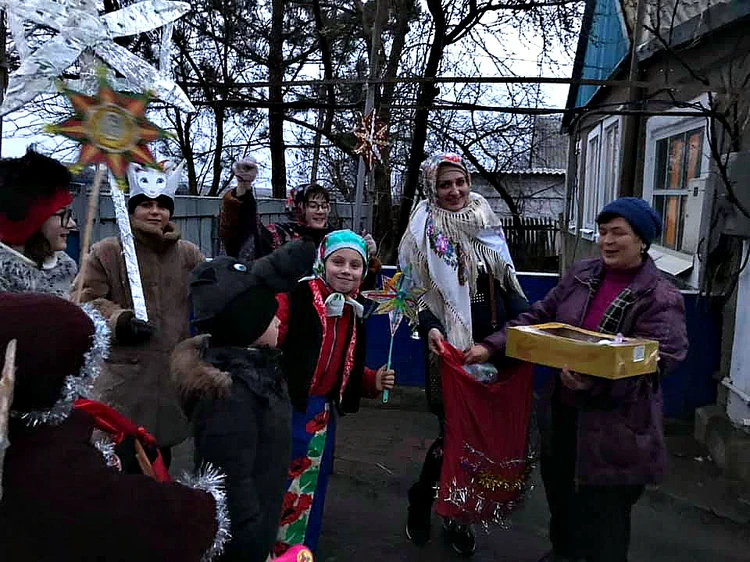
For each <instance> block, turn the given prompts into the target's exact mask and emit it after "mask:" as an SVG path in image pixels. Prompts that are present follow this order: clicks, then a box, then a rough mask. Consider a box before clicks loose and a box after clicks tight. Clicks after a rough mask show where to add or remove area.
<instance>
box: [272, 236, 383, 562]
mask: <svg viewBox="0 0 750 562" xmlns="http://www.w3.org/2000/svg"><path fill="white" fill-rule="evenodd" d="M367 263H368V250H367V243H366V242H365V240H364V239H363V238H362V237H361V236H358V235H357V234H355V233H354V232H352V231H351V230H337V231H334V232H331V233H329V234H328V235H326V236H325V238H323V241H322V242H321V244H320V246H319V248H318V256H317V260H316V263H315V266H314V269H313V275H312V276H311V277H309V278H305V279H303V280H302V281H301V282H300V283H299V284H298V285H297V287H296V288H295V289H294V290H293V291H292V292H291V293H288V294H285V295H279V296H278V297H277V299H278V301H279V309H278V312H277V317H278V318H279V320H280V326H279V344H280V347H281V349H282V351H284V355H283V360H282V363H283V369H284V373H285V375H286V378H287V382H288V384H289V395H290V397H291V399H292V406H293V408H294V412H293V417H292V431H293V443H292V461H291V464H290V467H289V478H288V482H287V493H286V495H285V497H284V502H283V505H282V514H281V522H280V527H279V535H278V542H277V545H276V552H275V553H276V554H280V553H282V552H285V551H286V550H287V549H288V548H290V547H291V546H294V545H297V544H305V545H307V546H308V547H309V548H310V549H311V550H313V551H315V549H316V548H317V545H318V539H319V537H320V529H321V520H322V516H323V504H324V500H325V494H326V489H327V485H328V478H329V476H330V473H331V467H332V462H333V447H334V441H335V428H336V424H335V421H336V413H337V412H340V413H342V414H343V413H349V412H352V413H353V412H356V411H358V410H359V402H360V398H361V397H362V396H365V397H373V398H374V397H377V395H378V394H379V393H380V392H381V391H383V390H384V389H391V388H393V386H394V382H395V374H394V372H393V371H389V370H386V368H385V367H381V368H380V369H379V370H377V371H374V370H372V369H368V368H367V367H366V366H365V341H366V339H365V332H364V321H363V318H362V313H363V310H364V309H363V304H362V297H361V296H359V288H360V285H361V284H362V281H363V279H364V277H365V274H366V273H367V267H366V264H367Z"/></svg>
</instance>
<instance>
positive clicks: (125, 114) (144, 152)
mask: <svg viewBox="0 0 750 562" xmlns="http://www.w3.org/2000/svg"><path fill="white" fill-rule="evenodd" d="M62 93H63V95H65V97H67V98H68V99H69V100H70V103H71V104H72V105H73V109H74V111H75V113H74V115H73V116H71V117H69V118H68V119H66V120H65V121H62V122H61V123H57V124H55V125H48V126H47V127H45V132H47V133H51V134H58V135H63V136H65V137H68V138H69V139H73V140H74V141H77V142H79V143H80V144H81V153H80V155H79V157H78V162H77V163H76V168H78V169H82V168H83V167H85V166H88V165H89V164H94V163H99V162H102V163H105V164H106V165H107V167H108V168H109V169H110V170H111V172H112V174H113V175H114V177H115V178H116V179H117V185H118V186H119V187H120V188H121V189H123V190H127V186H128V182H127V169H128V164H129V163H130V162H138V163H140V164H143V165H146V166H151V167H155V168H157V167H158V166H157V164H156V162H155V160H154V156H153V155H152V154H151V151H150V150H149V148H148V147H147V146H146V143H149V142H152V141H155V140H156V139H160V138H166V137H168V136H169V133H168V132H167V131H165V130H164V129H162V128H160V127H158V126H156V125H154V124H153V123H151V122H150V121H148V120H147V119H146V107H147V106H148V104H149V102H150V101H151V97H150V96H149V95H148V94H143V95H134V94H122V93H119V92H115V91H114V90H113V89H112V87H111V86H110V84H109V82H108V81H107V80H106V78H104V76H103V74H102V75H101V76H100V80H99V91H98V92H97V94H96V95H94V96H87V95H85V94H81V93H79V92H75V91H73V90H71V89H68V88H67V87H65V86H63V87H62Z"/></svg>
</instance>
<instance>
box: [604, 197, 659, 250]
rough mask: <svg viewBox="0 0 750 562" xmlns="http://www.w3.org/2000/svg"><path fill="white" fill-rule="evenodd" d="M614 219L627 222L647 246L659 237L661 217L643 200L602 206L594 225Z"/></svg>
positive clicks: (624, 198) (620, 201) (624, 201)
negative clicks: (617, 218)
mask: <svg viewBox="0 0 750 562" xmlns="http://www.w3.org/2000/svg"><path fill="white" fill-rule="evenodd" d="M614 217H622V218H624V219H625V220H626V221H628V224H630V226H631V228H632V229H633V231H634V232H635V233H636V234H637V235H638V237H639V238H640V239H641V240H643V242H644V243H646V244H647V245H650V244H651V242H652V241H653V240H654V239H656V238H658V237H659V236H661V229H662V221H661V217H660V216H659V214H658V213H657V212H656V211H655V210H654V209H653V207H651V205H649V204H648V203H646V201H644V200H643V199H638V198H637V197H621V198H620V199H615V200H614V201H612V202H611V203H609V204H607V205H605V206H604V208H603V209H602V210H601V212H600V213H599V216H598V217H597V218H596V223H597V224H602V223H604V222H607V221H609V220H611V219H612V218H614Z"/></svg>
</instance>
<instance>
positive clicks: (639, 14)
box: [619, 0, 647, 197]
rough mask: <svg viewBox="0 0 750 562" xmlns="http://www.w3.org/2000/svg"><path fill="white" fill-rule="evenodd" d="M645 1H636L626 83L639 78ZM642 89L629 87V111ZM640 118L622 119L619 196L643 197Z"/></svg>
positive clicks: (640, 95)
mask: <svg viewBox="0 0 750 562" xmlns="http://www.w3.org/2000/svg"><path fill="white" fill-rule="evenodd" d="M646 6H647V0H638V5H637V7H636V16H635V25H634V27H633V43H632V45H631V49H630V70H629V72H628V81H630V82H631V83H632V82H635V81H636V80H638V77H639V68H638V45H640V44H641V37H642V36H643V18H644V17H645V15H646ZM643 94H644V92H643V88H638V87H636V86H630V90H629V92H628V100H629V101H630V102H631V109H634V108H633V107H632V106H633V105H634V104H633V103H632V102H639V101H642V100H643ZM641 120H642V118H641V117H640V116H637V115H630V116H626V117H624V118H623V134H622V155H623V157H622V165H621V166H620V193H619V195H620V196H637V197H640V196H641V195H643V184H642V183H641V184H640V189H636V187H635V186H636V183H638V179H637V175H636V171H637V170H638V169H641V168H640V167H639V166H637V163H638V157H639V156H640V153H639V151H638V136H639V135H640V131H641Z"/></svg>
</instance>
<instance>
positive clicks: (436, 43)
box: [396, 0, 445, 239]
mask: <svg viewBox="0 0 750 562" xmlns="http://www.w3.org/2000/svg"><path fill="white" fill-rule="evenodd" d="M427 6H428V8H429V9H430V13H431V14H432V19H433V21H434V22H435V32H434V36H433V40H432V45H431V46H430V54H429V56H428V57H427V65H426V66H425V69H424V78H426V79H429V78H435V77H436V76H437V73H438V70H439V69H440V60H441V59H442V58H443V50H444V48H445V14H444V13H443V6H442V4H441V2H440V0H427ZM439 91H440V90H439V89H438V88H437V87H436V86H435V84H434V83H432V82H428V81H424V82H422V83H421V84H420V86H419V93H418V94H417V101H416V105H417V107H418V109H417V110H416V111H415V112H414V129H413V132H412V139H411V149H410V150H409V154H410V158H409V165H408V167H407V168H406V181H405V183H404V192H403V194H402V198H401V209H400V210H399V218H398V228H397V230H396V237H397V238H398V239H400V238H401V236H402V235H403V233H404V232H406V227H407V226H408V224H409V215H410V214H411V208H412V204H413V203H414V195H415V193H416V192H417V183H418V182H419V167H420V165H421V163H422V161H423V160H424V159H425V158H426V155H425V151H424V145H425V142H427V119H428V117H429V115H430V107H431V106H432V104H433V102H434V101H435V97H436V96H437V95H438V93H439Z"/></svg>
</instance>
